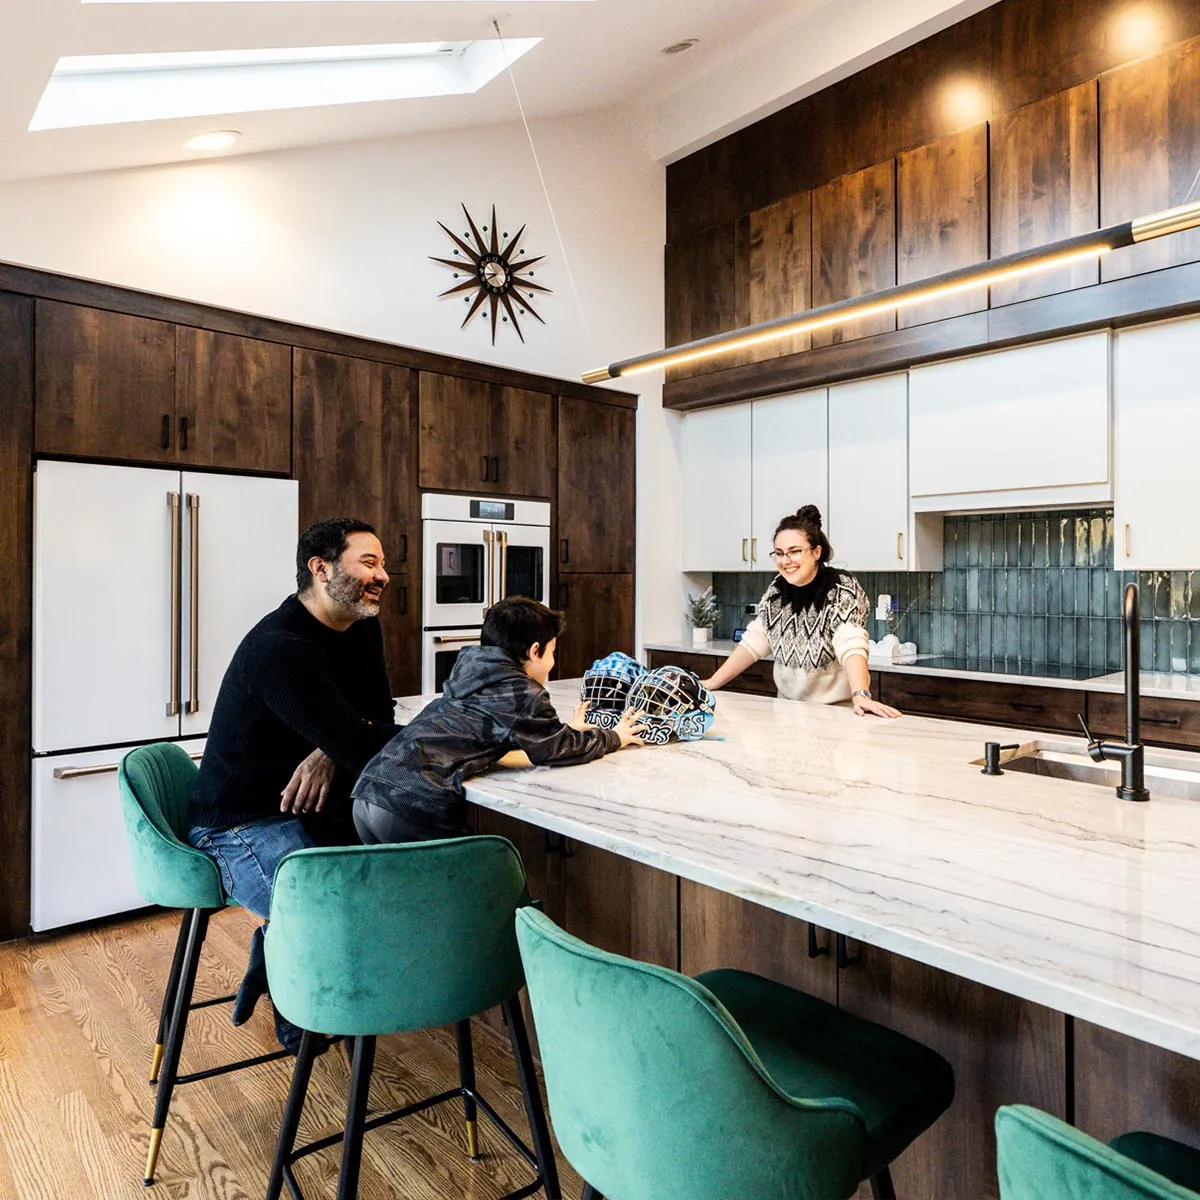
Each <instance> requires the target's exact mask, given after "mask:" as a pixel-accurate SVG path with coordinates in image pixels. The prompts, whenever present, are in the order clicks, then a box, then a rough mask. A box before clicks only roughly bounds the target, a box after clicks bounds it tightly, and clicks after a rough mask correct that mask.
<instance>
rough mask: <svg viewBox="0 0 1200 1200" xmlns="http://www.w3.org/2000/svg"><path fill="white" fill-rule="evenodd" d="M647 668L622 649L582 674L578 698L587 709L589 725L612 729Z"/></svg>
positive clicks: (599, 659)
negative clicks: (632, 689) (631, 691)
mask: <svg viewBox="0 0 1200 1200" xmlns="http://www.w3.org/2000/svg"><path fill="white" fill-rule="evenodd" d="M645 673H646V668H645V667H643V666H642V664H641V663H640V662H638V661H637V659H636V658H630V657H629V655H628V654H622V653H621V652H620V651H619V650H616V651H614V652H613V653H612V654H609V655H607V656H606V657H604V658H598V659H596V661H595V662H594V663H592V665H591V666H590V667H588V669H587V670H586V671H585V672H584V673H583V687H582V688H581V689H580V692H579V698H580V699H581V700H582V701H583V702H584V704H586V705H587V706H588V716H587V719H588V723H589V724H591V725H596V726H598V727H599V728H601V729H612V728H613V726H615V725H616V724H617V722H618V721H620V719H621V714H622V713H623V712H624V711H625V709H626V708H627V707H628V701H629V689H630V688H631V687H633V685H634V684H635V683H636V682H637V680H638V679H640V678H641V676H643V675H645Z"/></svg>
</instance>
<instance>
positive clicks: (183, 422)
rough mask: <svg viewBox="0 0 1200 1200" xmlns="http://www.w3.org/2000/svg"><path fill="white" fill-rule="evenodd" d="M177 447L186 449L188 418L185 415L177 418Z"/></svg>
mask: <svg viewBox="0 0 1200 1200" xmlns="http://www.w3.org/2000/svg"><path fill="white" fill-rule="evenodd" d="M179 448H180V450H186V449H187V448H188V419H187V417H180V418H179Z"/></svg>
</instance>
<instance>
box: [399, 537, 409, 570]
mask: <svg viewBox="0 0 1200 1200" xmlns="http://www.w3.org/2000/svg"><path fill="white" fill-rule="evenodd" d="M400 561H401V562H402V563H406V562H408V534H407V533H402V534H401V535H400Z"/></svg>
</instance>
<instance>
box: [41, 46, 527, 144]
mask: <svg viewBox="0 0 1200 1200" xmlns="http://www.w3.org/2000/svg"><path fill="white" fill-rule="evenodd" d="M539 41H541V38H509V39H507V40H505V41H504V42H501V41H500V40H499V39H497V38H490V39H486V40H481V41H475V42H412V43H404V44H393V45H370V46H302V47H298V48H295V49H289V50H199V51H185V52H171V53H165V54H93V55H82V56H68V57H64V58H60V59H59V60H58V64H57V66H55V68H54V73H53V75H51V77H50V82H49V83H48V84H47V85H46V90H45V92H43V94H42V98H41V101H40V102H39V103H38V106H37V110H36V111H35V112H34V114H33V120H32V121H30V123H29V129H30V131H31V132H32V131H34V130H38V129H67V128H72V127H75V126H81V125H113V124H118V123H121V122H128V121H158V120H167V119H170V118H176V117H205V116H216V115H218V114H232V113H250V112H266V111H269V110H278V109H286V108H316V107H320V106H323V105H329V104H356V103H360V102H363V101H371V100H410V99H414V98H416V97H422V96H460V95H467V94H471V93H474V92H477V91H478V90H479V89H480V88H481V87H483V85H484V84H486V83H488V82H489V81H490V80H492V79H494V78H495V77H496V76H497V75H499V74H500V72H501V71H503V70H504V68H505V66H506V63H507V62H515V61H516V60H517V59H518V58H520V57H521V56H522V55H523V54H525V53H527V52H528V51H529V50H532V49H533V47H534V46H536V45H537V44H538V42H539Z"/></svg>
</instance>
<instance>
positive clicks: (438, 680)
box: [427, 646, 462, 692]
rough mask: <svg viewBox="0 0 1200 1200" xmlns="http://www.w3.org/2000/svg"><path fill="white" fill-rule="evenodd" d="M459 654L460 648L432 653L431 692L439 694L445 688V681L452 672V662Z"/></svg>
mask: <svg viewBox="0 0 1200 1200" xmlns="http://www.w3.org/2000/svg"><path fill="white" fill-rule="evenodd" d="M461 652H462V647H461V646H456V647H455V648H454V649H453V650H436V651H434V655H433V688H432V690H433V691H435V692H440V691H441V690H442V688H443V687H444V686H445V683H446V680H447V679H449V678H450V672H451V671H453V670H454V661H455V659H457V658H458V656H459V654H460V653H461ZM427 690H428V689H427Z"/></svg>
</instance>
